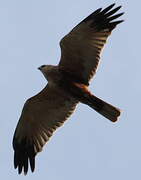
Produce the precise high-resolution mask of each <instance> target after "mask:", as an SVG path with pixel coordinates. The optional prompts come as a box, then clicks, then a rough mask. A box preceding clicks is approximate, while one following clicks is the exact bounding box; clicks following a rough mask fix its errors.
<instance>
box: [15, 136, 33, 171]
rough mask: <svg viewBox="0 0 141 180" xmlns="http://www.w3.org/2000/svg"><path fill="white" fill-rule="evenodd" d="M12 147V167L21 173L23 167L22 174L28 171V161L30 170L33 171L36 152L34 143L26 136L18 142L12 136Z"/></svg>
mask: <svg viewBox="0 0 141 180" xmlns="http://www.w3.org/2000/svg"><path fill="white" fill-rule="evenodd" d="M13 149H14V168H15V169H16V168H18V173H19V174H21V173H22V169H24V174H25V175H26V174H27V172H28V163H30V167H31V171H32V172H34V169H35V156H36V152H35V150H34V143H31V142H29V141H28V140H27V139H26V138H25V139H22V141H21V142H18V138H16V137H15V135H14V138H13Z"/></svg>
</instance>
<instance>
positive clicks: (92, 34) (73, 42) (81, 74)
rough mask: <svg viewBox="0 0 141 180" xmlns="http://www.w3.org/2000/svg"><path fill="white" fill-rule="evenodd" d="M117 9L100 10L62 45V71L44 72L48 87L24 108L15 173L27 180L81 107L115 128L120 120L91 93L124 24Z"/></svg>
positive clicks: (47, 69) (15, 144) (44, 69)
mask: <svg viewBox="0 0 141 180" xmlns="http://www.w3.org/2000/svg"><path fill="white" fill-rule="evenodd" d="M114 5H115V4H112V5H110V6H108V7H107V8H105V9H102V8H99V9H97V10H96V11H94V12H93V13H92V14H90V15H89V16H88V17H86V18H85V19H84V20H83V21H81V22H80V23H79V24H78V25H77V26H76V27H74V28H73V29H72V30H71V31H70V32H69V33H68V34H67V35H66V36H65V37H64V38H63V39H62V40H61V41H60V47H61V58H60V62H59V64H58V65H56V66H53V65H42V66H41V67H39V69H40V71H41V72H42V73H43V75H44V76H45V78H46V79H47V81H48V84H47V85H46V87H45V88H44V89H43V90H42V91H41V92H39V93H38V94H37V95H35V96H33V97H31V98H29V99H28V100H27V101H26V102H25V104H24V107H23V110H22V113H21V117H20V119H19V122H18V124H17V127H16V130H15V134H14V138H13V148H14V167H15V168H18V173H19V174H20V173H22V172H23V173H24V174H27V172H28V167H29V166H30V168H31V171H32V172H33V171H34V169H35V156H36V155H37V153H38V152H40V151H42V148H43V146H44V145H45V143H46V142H47V141H48V140H49V139H50V137H51V136H52V135H53V133H54V131H55V130H56V129H57V128H58V127H60V126H62V125H63V123H64V122H65V121H66V120H67V118H68V117H69V116H70V115H71V114H72V113H73V111H74V110H75V108H76V105H77V104H78V103H83V104H86V105H88V106H89V107H91V108H92V109H94V110H95V111H96V112H98V113H100V114H101V115H103V116H104V117H106V118H107V119H109V120H110V121H112V122H115V121H117V119H118V117H119V116H120V109H118V108H116V107H114V106H112V105H110V104H108V103H106V102H105V101H103V100H101V99H100V98H98V97H96V96H95V95H93V94H92V93H91V92H90V90H89V89H88V86H89V82H90V80H91V79H92V77H93V76H94V75H95V73H96V70H97V67H98V64H99V60H100V54H101V50H102V49H103V46H104V44H105V43H106V40H107V38H108V37H109V36H110V34H111V32H112V30H113V29H114V28H115V27H116V26H117V25H118V24H120V23H121V22H123V20H116V19H117V18H118V17H120V16H121V15H123V13H119V14H115V13H116V12H117V11H118V10H119V9H120V8H121V6H118V7H116V8H113V7H114Z"/></svg>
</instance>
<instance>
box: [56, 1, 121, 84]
mask: <svg viewBox="0 0 141 180" xmlns="http://www.w3.org/2000/svg"><path fill="white" fill-rule="evenodd" d="M114 5H115V4H112V5H110V6H109V7H107V8H106V9H104V10H102V8H100V9H97V10H96V11H95V12H93V13H92V14H91V15H89V16H88V17H87V18H85V19H84V20H83V21H82V22H81V23H79V24H78V25H77V26H76V27H75V28H74V29H72V31H71V32H70V33H69V34H68V35H66V36H65V37H64V38H63V39H62V40H61V42H60V46H61V60H60V63H59V67H60V70H61V71H62V72H63V73H64V74H66V75H67V76H70V77H73V78H74V80H75V81H78V82H81V83H84V84H86V85H88V84H89V80H90V79H91V78H92V77H93V75H94V74H95V72H96V69H97V66H98V63H99V59H100V53H101V50H102V48H103V46H104V44H105V43H106V40H107V38H108V36H109V35H110V34H111V32H112V30H113V29H114V28H115V27H116V25H117V24H119V23H121V22H123V21H122V20H118V21H113V20H115V19H117V18H118V17H120V16H121V15H122V14H123V13H119V14H116V15H114V14H115V13H116V12H117V11H118V10H119V9H120V8H121V6H119V7H117V8H115V9H113V10H112V8H113V6H114Z"/></svg>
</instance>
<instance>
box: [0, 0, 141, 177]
mask: <svg viewBox="0 0 141 180" xmlns="http://www.w3.org/2000/svg"><path fill="white" fill-rule="evenodd" d="M114 2H116V4H117V6H118V5H122V6H123V8H122V10H121V12H122V11H124V12H125V13H126V14H125V15H124V16H123V19H125V22H124V23H122V24H120V25H119V26H118V27H117V28H116V30H114V31H113V33H112V36H111V37H110V38H109V40H108V43H107V45H106V47H105V48H104V51H103V54H102V59H101V60H102V61H101V64H100V67H99V70H98V72H97V75H96V76H95V79H94V80H93V81H92V83H91V86H90V88H91V90H92V92H93V93H94V94H95V95H97V96H99V97H101V98H103V99H104V100H106V101H107V102H109V103H112V104H113V105H116V106H117V107H120V108H121V109H122V110H123V113H122V115H121V118H120V120H119V122H117V123H115V124H112V123H111V122H109V121H108V120H106V119H105V118H103V117H102V116H100V115H99V114H97V113H96V112H95V111H93V110H92V109H90V108H89V107H87V106H85V105H79V106H78V107H77V110H76V111H75V113H74V114H73V116H72V117H71V118H70V119H69V120H68V121H67V122H66V123H65V126H63V127H62V128H60V129H59V130H58V131H57V132H56V133H55V135H54V136H53V137H52V138H51V140H50V141H49V142H48V144H47V145H46V146H45V147H44V150H43V151H42V153H39V154H38V156H37V158H36V170H35V173H34V174H32V173H31V172H30V171H29V173H28V175H27V177H26V179H30V180H31V179H32V178H33V179H34V180H39V178H42V179H50V180H66V179H67V180H72V179H74V180H75V179H81V180H86V179H96V180H103V179H105V180H113V179H114V180H119V179H121V180H122V179H128V180H133V179H136V180H140V179H141V141H140V137H141V119H140V107H141V103H140V100H141V98H140V93H141V85H140V81H139V79H140V76H141V70H140V69H141V60H140V57H139V53H140V44H139V43H140V32H141V24H140V19H139V18H140V6H141V3H140V1H136V3H135V2H134V1H128V2H127V1H125V0H124V1H120V0H119V1H114ZM111 3H113V1H112V0H108V1H106V2H105V1H104V0H97V1H96V0H95V1H94V0H87V1H82V0H77V1H74V0H72V1H65V0H62V1H58V0H52V1H46V0H40V1H37V0H34V1H33V0H24V1H18V0H13V1H11V0H5V1H0V83H1V94H0V100H1V101H0V107H1V110H0V112H1V113H0V114H1V127H0V137H1V138H0V172H1V178H2V179H14V180H17V179H19V178H20V179H23V178H25V177H24V176H22V175H21V176H19V175H18V174H17V170H14V168H13V149H12V138H13V133H14V130H15V127H16V124H17V122H18V119H19V116H20V113H21V110H22V107H23V104H24V102H25V100H26V99H27V98H29V97H31V96H33V95H35V94H36V93H38V92H39V91H40V90H41V89H42V88H43V87H44V86H45V85H46V80H45V79H44V77H43V76H42V74H41V73H40V72H39V71H38V70H37V67H38V66H40V65H42V64H57V63H58V62H59V59H60V48H59V41H60V39H61V38H62V37H63V36H64V35H66V34H67V33H68V32H69V31H70V30H71V29H72V28H73V27H74V26H75V25H76V24H78V23H79V22H80V21H81V20H82V19H83V18H85V17H86V16H88V15H89V14H90V13H92V12H93V11H94V10H96V9H97V8H99V7H106V6H108V5H110V4H111Z"/></svg>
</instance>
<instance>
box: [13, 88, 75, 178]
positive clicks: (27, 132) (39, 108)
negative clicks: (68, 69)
mask: <svg viewBox="0 0 141 180" xmlns="http://www.w3.org/2000/svg"><path fill="white" fill-rule="evenodd" d="M76 104H77V102H76V100H74V99H73V98H72V97H70V96H69V95H68V94H65V93H64V92H62V90H60V89H59V88H57V87H50V86H49V85H48V86H47V87H46V88H45V89H44V90H42V91H41V92H40V93H39V94H38V95H36V96H34V97H32V98H30V99H28V100H27V101H26V103H25V105H24V108H23V111H22V114H21V117H20V120H19V122H18V125H17V128H16V130H15V134H14V138H13V148H14V166H15V168H17V167H18V172H19V174H20V173H21V172H22V170H23V171H24V173H25V174H26V173H27V171H28V166H29V163H30V167H31V170H32V171H34V168H35V155H36V154H37V153H38V152H40V151H41V150H42V147H43V146H44V144H45V143H46V142H47V141H48V140H49V138H50V137H51V136H52V134H53V132H54V131H55V130H56V129H57V128H58V127H60V126H61V125H62V124H63V123H64V121H65V120H66V119H67V118H68V117H69V116H70V115H71V114H72V113H73V110H74V109H75V107H76Z"/></svg>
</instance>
